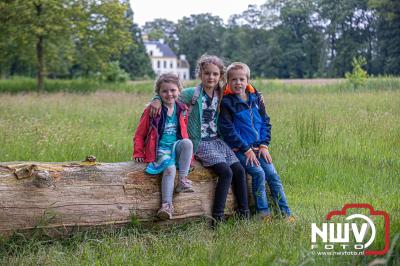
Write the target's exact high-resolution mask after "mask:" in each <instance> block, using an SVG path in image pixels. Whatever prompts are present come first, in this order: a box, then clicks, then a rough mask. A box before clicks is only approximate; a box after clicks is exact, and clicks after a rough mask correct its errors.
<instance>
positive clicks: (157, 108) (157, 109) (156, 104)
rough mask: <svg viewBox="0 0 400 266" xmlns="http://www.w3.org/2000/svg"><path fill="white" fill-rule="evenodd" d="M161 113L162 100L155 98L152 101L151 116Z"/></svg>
mask: <svg viewBox="0 0 400 266" xmlns="http://www.w3.org/2000/svg"><path fill="white" fill-rule="evenodd" d="M160 113H161V101H160V100H159V99H154V100H152V101H151V103H150V117H155V116H157V115H159V114H160Z"/></svg>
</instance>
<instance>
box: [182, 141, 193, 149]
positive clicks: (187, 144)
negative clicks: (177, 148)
mask: <svg viewBox="0 0 400 266" xmlns="http://www.w3.org/2000/svg"><path fill="white" fill-rule="evenodd" d="M181 145H182V148H183V149H185V150H187V149H193V143H192V141H191V140H190V139H183V140H181Z"/></svg>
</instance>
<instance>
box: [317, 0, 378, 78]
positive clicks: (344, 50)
mask: <svg viewBox="0 0 400 266" xmlns="http://www.w3.org/2000/svg"><path fill="white" fill-rule="evenodd" d="M318 8H319V12H318V14H319V16H320V23H321V25H323V28H324V32H325V34H326V41H327V44H328V45H327V47H328V49H329V50H328V51H327V52H328V54H329V57H328V62H327V69H326V71H327V72H328V74H329V75H330V76H343V75H344V73H345V72H347V71H350V70H351V61H350V60H349V58H353V57H355V56H357V55H363V56H364V57H366V58H368V59H369V58H371V55H372V42H373V21H374V17H373V13H372V12H371V11H370V10H369V8H368V6H367V0H338V1H329V0H318Z"/></svg>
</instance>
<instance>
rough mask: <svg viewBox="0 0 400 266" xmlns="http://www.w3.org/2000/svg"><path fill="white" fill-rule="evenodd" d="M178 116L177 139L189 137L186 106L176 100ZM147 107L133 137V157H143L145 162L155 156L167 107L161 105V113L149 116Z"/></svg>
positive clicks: (152, 160)
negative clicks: (152, 116)
mask: <svg viewBox="0 0 400 266" xmlns="http://www.w3.org/2000/svg"><path fill="white" fill-rule="evenodd" d="M176 106H177V110H176V111H177V116H178V128H177V129H178V130H177V138H178V139H187V138H189V136H188V133H187V122H188V115H187V107H186V105H184V104H183V103H180V102H176ZM149 112H150V111H149V107H147V108H146V109H145V110H144V112H143V114H142V117H141V118H140V121H139V125H138V127H137V129H136V132H135V135H134V137H133V147H134V148H133V158H144V161H145V162H146V163H151V162H154V161H155V160H156V158H157V147H158V142H159V140H160V139H161V137H162V133H163V131H164V126H165V119H166V116H167V108H166V107H164V106H163V107H162V111H161V114H160V115H158V116H156V117H154V118H151V117H150V114H149Z"/></svg>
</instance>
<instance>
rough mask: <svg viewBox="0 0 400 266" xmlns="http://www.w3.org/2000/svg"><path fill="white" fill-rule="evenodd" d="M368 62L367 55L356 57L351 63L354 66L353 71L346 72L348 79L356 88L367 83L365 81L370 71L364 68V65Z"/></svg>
mask: <svg viewBox="0 0 400 266" xmlns="http://www.w3.org/2000/svg"><path fill="white" fill-rule="evenodd" d="M366 63H367V60H366V59H365V57H362V56H359V57H354V58H353V62H352V63H351V65H352V66H353V71H352V72H351V73H350V72H347V73H346V74H345V77H346V80H347V81H348V82H349V83H350V84H351V85H352V86H353V88H354V89H357V88H359V87H361V86H363V85H365V82H366V80H367V78H368V73H367V71H365V70H364V69H363V66H364V65H365V64H366Z"/></svg>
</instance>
